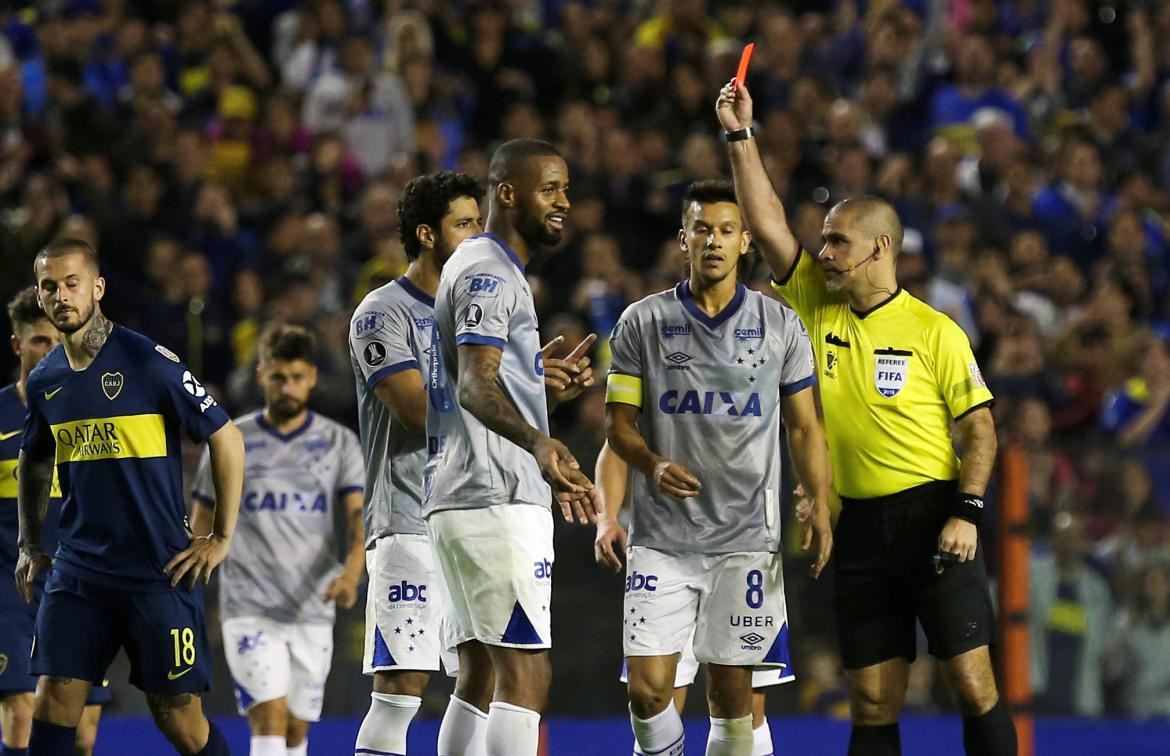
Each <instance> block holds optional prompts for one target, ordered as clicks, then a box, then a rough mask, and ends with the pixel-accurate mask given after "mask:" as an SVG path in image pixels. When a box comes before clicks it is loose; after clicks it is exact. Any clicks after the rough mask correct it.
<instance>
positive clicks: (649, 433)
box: [606, 281, 816, 554]
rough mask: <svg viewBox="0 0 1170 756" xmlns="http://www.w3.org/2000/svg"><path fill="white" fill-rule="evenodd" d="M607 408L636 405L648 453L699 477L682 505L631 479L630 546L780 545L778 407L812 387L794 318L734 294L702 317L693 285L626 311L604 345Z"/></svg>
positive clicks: (803, 335)
mask: <svg viewBox="0 0 1170 756" xmlns="http://www.w3.org/2000/svg"><path fill="white" fill-rule="evenodd" d="M610 348H611V350H612V353H613V356H612V363H611V366H610V377H609V388H608V390H607V394H606V400H607V401H608V402H617V403H623V404H632V405H635V406H638V407H641V415H640V416H639V418H638V428H639V430H640V431H641V433H642V435H643V437H645V439H646V442H647V444H649V446H650V448H651V449H652V450H654V452H655V453H657V454H660V455H661V456H663V457H665V458H666V459H669V460H672V461H674V462H678V463H679V464H681V465H683V466H684V467H686V468H687V469H688V470H690V471H691V472H693V473H694V474H695V475H696V476H698V478H699V480H700V481H702V484H703V488H702V491H701V492H700V493H699V494H698V495H697V496H693V497H691V498H688V499H684V500H683V501H678V500H677V499H674V498H671V497H669V496H667V495H665V494H662V493H660V492H659V491H658V489H657V488H656V487H655V486H654V483H653V481H650V480H648V479H647V478H646V476H645V475H642V474H641V473H637V472H635V473H634V475H633V478H632V480H631V487H630V501H631V503H632V505H633V506H632V510H633V514H632V522H631V527H630V544H631V545H637V546H649V547H652V548H655V549H661V550H664V551H685V552H699V553H705V554H718V553H728V552H738V551H777V550H778V549H779V547H780V512H779V506H780V494H781V491H782V490H783V489H782V488H781V480H780V467H781V465H780V441H781V432H780V431H781V415H780V400H781V399H782V398H783V397H785V396H789V395H792V394H794V393H796V392H798V391H801V390H803V389H805V388H808V387H810V386H812V385H813V384H814V383H815V382H816V372H815V366H814V363H813V354H812V346H811V345H810V343H809V339H808V332H807V331H806V330H805V329H804V325H803V324H802V323H801V322H800V319H799V318H798V317H797V316H796V313H795V312H793V311H792V310H790V309H788V308H786V307H784V306H783V305H781V304H780V303H779V302H776V301H775V300H772V299H769V298H768V297H766V296H764V295H762V294H760V293H759V292H756V291H751V290H749V289H747V288H745V287H744V286H743V285H742V284H739V285H738V286H737V288H736V293H735V296H734V297H733V298H732V300H731V302H730V303H729V304H728V305H727V307H726V308H724V310H723V311H722V312H720V313H719V314H718V315H716V316H714V317H711V316H708V315H707V314H706V313H704V312H703V311H702V310H700V309H699V307H698V306H697V305H696V304H695V302H694V298H693V297H692V296H691V291H690V285H689V284H688V283H687V282H686V281H684V282H682V283H680V284H679V285H678V286H676V287H675V288H673V289H669V290H667V291H664V292H660V293H658V294H653V295H651V296H649V297H646V298H645V299H643V300H641V301H639V302H635V303H634V304H632V305H630V306H629V307H628V308H627V309H626V311H625V312H624V313H623V314H622V316H621V319H620V320H619V321H618V324H617V326H616V327H615V328H614V331H613V335H612V336H611V337H610Z"/></svg>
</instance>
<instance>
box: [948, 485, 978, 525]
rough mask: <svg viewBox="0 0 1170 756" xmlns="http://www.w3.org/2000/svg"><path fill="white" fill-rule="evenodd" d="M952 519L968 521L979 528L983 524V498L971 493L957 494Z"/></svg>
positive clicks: (953, 503) (952, 504) (952, 505)
mask: <svg viewBox="0 0 1170 756" xmlns="http://www.w3.org/2000/svg"><path fill="white" fill-rule="evenodd" d="M951 517H958V518H959V519H960V520H966V521H967V522H969V523H971V524H972V525H975V526H978V525H979V524H980V523H981V522H983V497H982V496H976V495H975V494H969V493H957V494H955V499H954V501H953V502H951Z"/></svg>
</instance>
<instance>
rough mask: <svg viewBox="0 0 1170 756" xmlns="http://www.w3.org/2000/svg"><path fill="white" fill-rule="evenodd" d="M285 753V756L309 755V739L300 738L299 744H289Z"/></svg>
mask: <svg viewBox="0 0 1170 756" xmlns="http://www.w3.org/2000/svg"><path fill="white" fill-rule="evenodd" d="M285 753H286V754H287V756H309V739H308V738H305V739H304V740H302V741H301V744H300V745H299V746H289V747H288V750H287V751H286V752H285Z"/></svg>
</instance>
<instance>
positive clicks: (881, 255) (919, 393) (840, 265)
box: [715, 81, 1016, 756]
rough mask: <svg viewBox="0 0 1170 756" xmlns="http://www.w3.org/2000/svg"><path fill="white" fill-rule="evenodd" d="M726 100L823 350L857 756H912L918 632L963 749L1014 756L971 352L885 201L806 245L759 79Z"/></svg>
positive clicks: (986, 403) (734, 139)
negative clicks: (780, 185) (983, 544)
mask: <svg viewBox="0 0 1170 756" xmlns="http://www.w3.org/2000/svg"><path fill="white" fill-rule="evenodd" d="M715 107H716V112H717V115H718V117H719V121H720V123H721V124H722V126H723V128H724V129H726V134H725V136H726V139H727V142H728V152H729V154H730V158H731V169H732V174H733V175H734V178H735V191H736V195H737V196H738V199H739V204H740V208H741V209H742V211H743V217H744V220H745V221H746V222H747V225H748V228H749V229H750V230H751V233H752V238H753V239H754V240H755V243H756V246H757V248H759V250H760V251H761V252H762V253H763V254H764V258H765V259H766V260H767V261H768V265H769V267H770V268H771V269H772V276H773V287H774V288H775V289H776V291H777V292H779V293H780V294H781V295H782V296H783V297H784V298H785V299H786V300H787V301H788V303H789V304H790V305H792V307H793V309H795V310H796V312H797V314H798V315H800V317H801V319H802V320H803V321H804V324H805V325H806V326H807V327H808V331H809V334H810V335H811V336H812V347H813V350H814V352H815V353H816V357H817V370H818V373H819V375H818V377H819V379H820V385H821V401H822V404H823V406H824V413H825V433H826V436H827V438H828V442H829V456H830V458H831V461H832V467H833V482H834V485H835V486H836V488H837V491H838V492H839V493H840V494H841V502H842V511H841V516H840V519H839V520H838V522H837V530H836V533H835V541H836V544H837V554H836V557H837V558H836V559H835V560H834V565H835V568H834V574H835V578H836V583H835V588H836V596H835V597H834V600H833V609H834V612H835V613H836V616H837V635H838V643H839V645H840V647H841V658H842V661H843V663H844V666H845V676H846V678H847V679H848V681H849V688H850V702H849V709H850V717H851V719H852V720H853V730H852V734H851V735H850V744H849V753H850V756H870V755H875V756H877V755H880V756H887V755H892V754H898V753H901V736H900V734H899V731H898V715H899V712H900V710H901V708H902V702H903V700H904V699H905V696H906V686H907V682H908V679H909V668H910V663H911V662H912V661H914V657H915V654H916V651H917V648H916V642H915V626H916V622H917V623H920V624H921V625H922V629H923V631H924V632H925V634H926V638H927V642H928V644H929V650H930V653H931V655H932V656H934V657H936V658H937V659H939V660H940V665H939V666H940V669H941V671H942V675H943V678H944V680H946V682H947V686H948V687H949V688H950V689H951V692H952V693H953V694H954V696H955V699H956V702H957V703H958V706H959V710H960V712H961V713H962V715H963V745H964V748H965V749H966V752H967V753H968V754H969V755H974V754H979V755H980V756H983V755H984V754H986V755H987V756H1007V755H1008V754H1015V753H1016V733H1015V729H1014V727H1013V725H1012V719H1011V714H1010V713H1009V712H1008V709H1007V706H1006V705H1005V704H1004V703H1003V702H1002V701H1001V700H1000V698H999V693H998V691H997V689H996V684H995V676H994V675H993V673H992V668H991V657H990V654H989V646H990V644H991V642H992V639H993V637H994V618H993V614H992V607H991V596H990V593H989V591H988V584H987V570H986V568H985V566H984V562H983V550H982V549H980V548H979V524H980V520H981V519H982V516H983V494H984V491H985V490H986V487H987V483H988V480H989V479H990V478H991V469H992V466H993V465H994V463H995V452H996V436H995V423H994V420H993V419H992V416H991V411H990V409H989V407H990V405H991V403H992V401H993V398H992V395H991V392H990V391H988V389H987V384H986V383H985V382H984V380H983V375H982V373H981V372H980V370H979V364H978V363H977V362H976V361H975V356H974V355H973V354H972V351H971V344H970V342H969V341H968V340H967V337H966V335H965V334H964V333H963V331H962V329H960V328H959V326H958V325H957V324H956V323H955V322H954V321H953V320H951V319H950V318H948V317H947V316H946V315H944V314H943V313H941V312H939V311H937V310H935V309H933V308H931V307H930V306H929V305H927V304H926V303H925V302H922V301H920V300H918V299H916V298H915V297H913V296H911V295H910V293H909V292H907V291H905V290H903V289H902V288H901V287H900V286H899V285H898V280H897V276H896V275H895V261H896V260H897V257H898V254H899V252H900V251H901V248H902V238H903V230H902V222H901V220H899V218H898V214H897V212H895V210H894V208H893V207H892V206H891V205H890V204H889V203H888V202H886V201H885V200H882V199H880V198H877V197H853V198H849V199H846V200H843V201H841V202H839V203H837V204H836V205H834V206H833V208H832V209H831V210H830V211H829V213H828V215H827V216H826V217H825V223H824V227H823V229H822V231H821V239H822V241H823V243H824V245H823V246H822V248H821V250H820V251H819V252H818V253H817V254H815V255H813V254H809V253H807V252H804V251H802V250H801V248H800V245H799V244H798V243H797V241H796V237H795V236H794V235H793V233H792V230H791V229H790V228H789V226H788V222H787V219H786V217H785V213H784V206H783V203H781V201H780V198H779V197H777V196H776V193H775V191H774V190H773V189H772V185H771V183H770V181H769V180H768V174H767V171H766V170H765V168H764V163H763V161H762V159H761V158H760V152H759V149H758V148H757V146H756V143H755V139H754V138H753V133H752V128H751V124H752V101H751V96H750V94H749V93H748V90H747V87H746V86H743V85H740V86H736V83H735V82H734V81H732V82H730V83H728V84H727V85H726V86H724V87H723V89H722V91H721V92H720V93H719V99H718V102H717V104H716V106H715ZM952 425H954V426H956V427H957V428H958V431H959V435H960V436H961V439H962V441H961V447H962V458H961V459H960V457H959V456H958V455H956V454H955V447H954V443H953V441H952V435H951V430H952ZM948 752H953V751H948Z"/></svg>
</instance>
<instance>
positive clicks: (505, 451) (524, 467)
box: [423, 234, 552, 516]
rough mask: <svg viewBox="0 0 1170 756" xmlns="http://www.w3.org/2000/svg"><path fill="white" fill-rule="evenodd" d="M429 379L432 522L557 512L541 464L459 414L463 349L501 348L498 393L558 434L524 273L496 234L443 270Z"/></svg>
mask: <svg viewBox="0 0 1170 756" xmlns="http://www.w3.org/2000/svg"><path fill="white" fill-rule="evenodd" d="M432 344H433V346H432V349H431V355H430V369H429V371H428V374H427V388H428V394H429V404H428V406H427V444H428V447H429V451H430V458H429V459H428V461H427V468H426V474H425V476H424V490H425V494H424V495H425V501H424V503H423V514H424V516H429V515H430V514H431V513H432V512H436V511H440V510H444V509H473V508H481V507H487V506H491V505H493V504H530V505H536V506H542V507H546V508H547V507H549V506H550V505H551V499H552V492H551V490H550V489H549V486H548V484H547V483H545V481H544V479H543V478H542V477H541V475H540V468H539V466H537V464H536V460H535V458H533V456H532V455H531V454H529V453H528V452H527V451H525V450H524V449H521V448H520V447H519V446H516V445H515V444H513V443H512V442H511V441H508V440H507V439H505V438H503V437H502V436H500V435H499V434H497V433H494V432H493V431H490V430H488V429H487V428H486V427H485V426H484V424H483V423H481V422H480V421H479V420H478V419H476V418H475V416H474V415H472V414H471V413H470V412H468V411H467V410H465V409H464V408H463V407H461V406H459V403H458V402H456V401H454V399H453V397H455V396H457V395H458V392H459V386H458V375H457V371H458V365H459V360H458V347H459V345H461V344H481V345H489V346H494V347H498V348H499V349H501V350H502V352H503V355H502V357H501V360H500V370H499V375H498V378H497V383H498V384H499V386H500V388H501V389H502V390H503V391H504V393H505V394H507V396H508V398H509V399H511V400H512V402H513V404H515V406H516V409H517V410H518V411H519V412H520V415H521V416H522V417H523V418H524V420H525V422H527V423H528V424H529V425H531V426H533V427H534V428H536V429H537V430H540V431H541V432H543V433H548V404H547V403H546V401H545V394H544V360H543V356H542V355H541V353H540V335H539V333H538V331H537V321H536V306H535V305H534V304H533V301H532V290H531V289H530V288H529V286H528V281H527V280H526V279H525V278H524V265H523V264H522V263H521V262H520V260H519V258H517V257H516V255H515V253H514V252H512V250H511V249H509V248H508V246H507V244H506V243H505V242H504V241H503V240H502V239H500V238H499V237H497V236H494V235H492V234H478V235H476V236H473V237H471V238H470V239H468V240H466V241H464V242H463V243H462V244H460V245H459V247H458V249H456V250H455V253H454V254H453V255H452V256H451V258H450V259H449V260H447V262H446V263H445V264H444V265H443V274H442V277H441V279H440V281H439V291H438V294H437V295H436V296H435V328H434V331H433V332H432Z"/></svg>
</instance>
